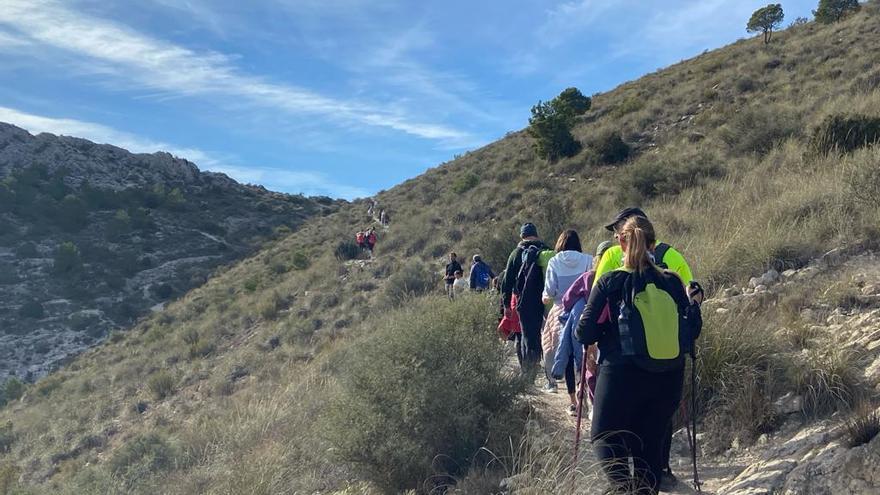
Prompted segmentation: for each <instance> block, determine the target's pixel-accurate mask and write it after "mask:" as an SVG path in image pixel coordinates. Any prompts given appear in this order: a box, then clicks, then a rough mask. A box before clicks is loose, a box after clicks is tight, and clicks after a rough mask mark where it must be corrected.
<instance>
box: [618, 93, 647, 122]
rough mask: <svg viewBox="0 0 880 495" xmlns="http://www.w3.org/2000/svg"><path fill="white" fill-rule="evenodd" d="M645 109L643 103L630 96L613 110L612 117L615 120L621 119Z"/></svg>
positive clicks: (636, 97) (639, 99)
mask: <svg viewBox="0 0 880 495" xmlns="http://www.w3.org/2000/svg"><path fill="white" fill-rule="evenodd" d="M643 108H645V101H644V100H642V99H641V98H639V97H638V96H630V97H628V98H626V99H625V100H623V101H622V102H620V104H619V105H617V107H615V108H614V112H613V115H614V116H615V117H617V118H620V117H623V116H624V115H627V114H630V113H633V112H638V111H639V110H641V109H643Z"/></svg>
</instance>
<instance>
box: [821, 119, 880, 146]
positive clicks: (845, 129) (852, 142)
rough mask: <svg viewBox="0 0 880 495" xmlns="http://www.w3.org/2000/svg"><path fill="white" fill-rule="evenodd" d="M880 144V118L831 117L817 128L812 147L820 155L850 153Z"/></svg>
mask: <svg viewBox="0 0 880 495" xmlns="http://www.w3.org/2000/svg"><path fill="white" fill-rule="evenodd" d="M878 142H880V117H868V116H866V115H852V116H845V115H830V116H828V117H826V118H825V120H823V121H822V123H821V124H819V126H818V127H816V129H815V131H814V132H813V137H812V141H811V145H812V147H813V150H814V151H815V152H816V153H817V154H819V155H823V156H824V155H828V154H829V153H849V152H852V151H854V150H856V149H858V148H862V147H865V146H871V145H873V144H876V143H878Z"/></svg>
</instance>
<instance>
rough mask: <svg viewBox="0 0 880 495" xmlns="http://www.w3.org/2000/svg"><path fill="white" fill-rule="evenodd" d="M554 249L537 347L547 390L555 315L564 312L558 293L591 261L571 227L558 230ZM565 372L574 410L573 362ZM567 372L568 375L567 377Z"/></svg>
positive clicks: (557, 327) (557, 328)
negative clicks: (544, 311) (540, 353)
mask: <svg viewBox="0 0 880 495" xmlns="http://www.w3.org/2000/svg"><path fill="white" fill-rule="evenodd" d="M555 250H556V254H555V255H554V256H553V257H552V258H550V261H549V263H548V264H547V273H546V276H545V277H544V293H543V298H542V300H543V302H544V304H552V305H553V306H552V308H551V309H550V312H549V313H548V314H547V319H546V320H545V321H544V328H543V329H542V330H541V348H542V349H543V350H544V375H545V377H546V378H547V384H546V385H545V386H544V390H545V391H546V392H550V393H556V379H555V378H553V374H552V370H553V361H554V359H556V348H557V347H558V346H559V336H560V333H561V330H562V322H561V321H560V320H559V317H560V316H562V313H563V312H564V311H563V308H562V296H563V295H565V292H566V291H567V290H568V288H569V287H571V284H572V283H573V282H574V281H575V280H576V279H577V278H578V277H580V276H581V275H582V274H583V273H584V272H586V271H587V269H588V268H589V267H590V265H591V264H592V262H593V257H592V256H591V255H589V254H584V253H583V252H581V251H582V249H581V239H580V236H578V233H577V232H576V231H574V230H566V231H564V232H562V233H561V234H559V238H558V239H557V240H556V249H555ZM565 372H566V374H565V377H566V380H565V383H566V386H567V387H566V388H567V390H568V395H569V399H570V401H571V403H570V405H569V412H571V413H574V412H576V410H577V401H576V399H575V395H574V387H575V383H574V366H573V365H572V366H571V367H567V368H566V370H565ZM569 374H570V375H571V376H570V377H569Z"/></svg>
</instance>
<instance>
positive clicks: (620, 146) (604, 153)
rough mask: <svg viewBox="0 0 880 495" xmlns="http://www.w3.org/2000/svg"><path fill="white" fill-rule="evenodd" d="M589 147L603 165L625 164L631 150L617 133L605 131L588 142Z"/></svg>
mask: <svg viewBox="0 0 880 495" xmlns="http://www.w3.org/2000/svg"><path fill="white" fill-rule="evenodd" d="M590 146H591V147H592V148H593V150H594V151H595V152H596V154H597V155H598V157H599V160H600V161H601V162H602V163H603V164H605V165H614V164H615V163H621V162H625V161H626V160H627V159H628V158H629V156H630V153H631V152H632V149H631V148H630V146H629V145H628V144H626V142H624V140H623V138H622V137H620V133H619V132H617V131H607V132H603V133H601V134H599V135H598V136H596V137H595V138H593V139H592V140H591V141H590Z"/></svg>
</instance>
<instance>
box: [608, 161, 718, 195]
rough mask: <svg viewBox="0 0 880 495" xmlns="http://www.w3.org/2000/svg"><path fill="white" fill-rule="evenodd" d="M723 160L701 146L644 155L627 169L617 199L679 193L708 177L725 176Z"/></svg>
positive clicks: (622, 177)
mask: <svg viewBox="0 0 880 495" xmlns="http://www.w3.org/2000/svg"><path fill="white" fill-rule="evenodd" d="M721 162H722V160H721V159H719V158H718V157H717V156H715V155H714V154H711V153H709V152H706V151H702V150H698V151H696V152H691V153H687V154H685V155H684V156H682V155H678V154H674V153H673V152H669V154H668V155H667V154H661V155H659V156H657V155H652V156H645V157H643V158H642V159H640V160H638V161H637V162H635V163H634V164H632V165H631V166H629V167H627V168H626V169H625V170H624V172H623V174H622V176H621V178H620V184H621V187H619V188H618V191H619V193H618V196H619V197H618V199H619V200H620V201H621V202H622V203H640V202H641V201H642V200H644V199H651V198H654V197H656V196H660V195H669V196H671V195H675V194H678V193H680V192H682V191H683V190H685V189H687V188H690V187H694V186H696V185H699V184H701V183H702V182H704V181H705V179H707V178H717V177H721V176H723V175H724V174H725V169H724V168H723V167H722V166H721V165H720V163H721Z"/></svg>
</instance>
